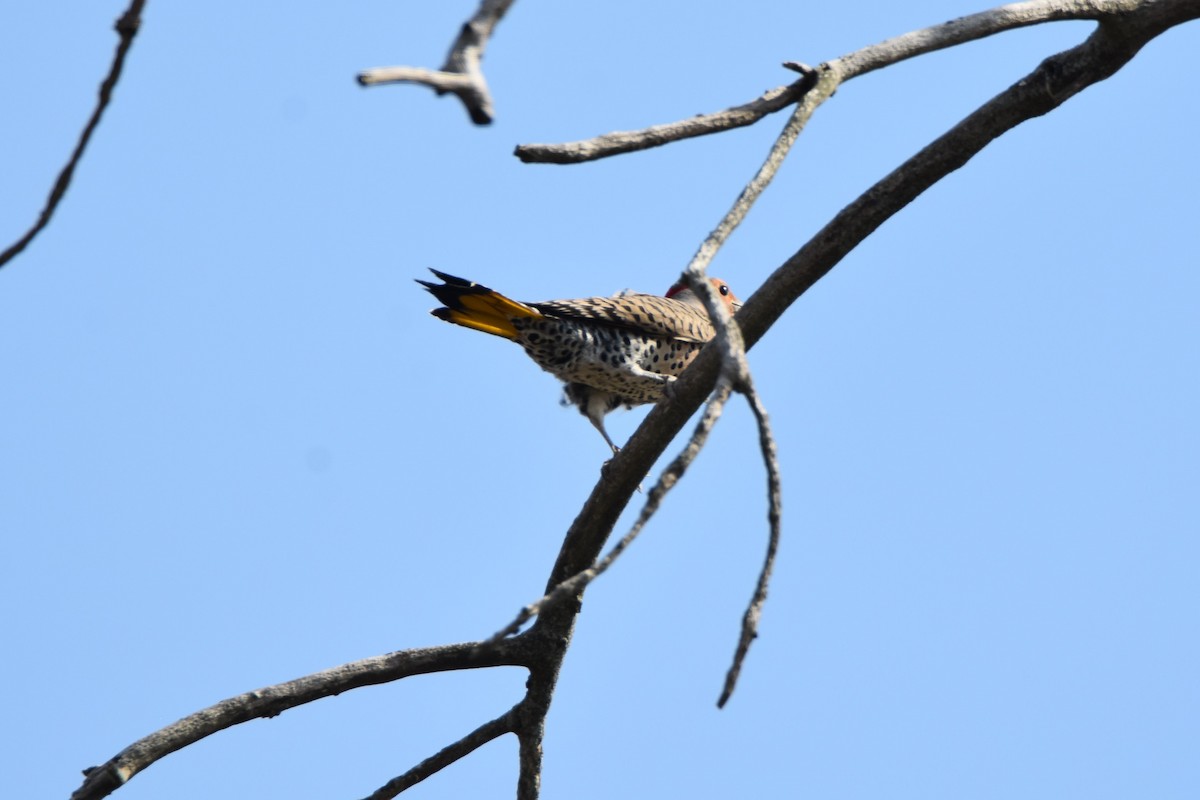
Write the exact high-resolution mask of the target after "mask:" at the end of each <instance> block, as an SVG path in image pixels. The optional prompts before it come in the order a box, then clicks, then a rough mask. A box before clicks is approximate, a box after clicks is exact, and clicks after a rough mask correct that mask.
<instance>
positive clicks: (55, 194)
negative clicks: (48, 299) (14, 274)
mask: <svg viewBox="0 0 1200 800" xmlns="http://www.w3.org/2000/svg"><path fill="white" fill-rule="evenodd" d="M145 5H146V0H132V2H131V3H130V4H129V8H127V9H125V13H124V14H122V15H121V16H120V17H119V18H118V19H117V22H116V25H115V26H114V27H115V29H116V31H117V36H118V37H119V40H118V41H117V52H116V53H115V54H114V55H113V61H112V66H111V67H109V69H108V76H107V77H105V79H104V82H103V83H101V84H100V96H99V98H98V99H97V100H96V108H95V109H94V110H93V111H92V116H91V118H90V119H88V121H87V124H86V125H84V126H83V132H82V133H81V134H79V141H78V142H77V143H76V144H75V150H74V152H72V153H71V157H70V158H69V159H68V160H67V165H66V166H65V167H63V168H62V172H60V173H58V180H56V181H55V182H54V186H53V187H52V188H51V189H50V196H49V197H48V198H47V199H46V205H45V206H44V207H43V208H42V213H41V214H39V215H38V218H37V222H35V223H34V224H33V227H32V228H30V229H29V230H27V231H26V232H25V234H24V235H23V236H22V237H21V238H20V239H17V241H15V242H14V243H13V244H12V245H10V246H9V248H8V249H7V250H5V251H4V252H3V253H0V267H3V266H4V265H5V264H7V263H8V262H9V261H11V260H12V259H13V258H14V257H15V256H16V255H17V254H18V253H20V252H21V251H22V250H24V249H25V247H26V246H27V245H28V244H29V243H30V242H32V241H33V238H34V237H35V236H37V235H38V233H40V232H41V230H42V229H43V228H45V227H46V226H47V225H49V224H50V218H51V217H53V216H54V212H55V210H56V209H57V208H58V204H59V203H60V202H62V199H63V196H64V195H66V193H67V188H68V187H70V185H71V178H72V177H73V176H74V175H75V167H77V166H78V165H79V160H80V159H81V158H83V151H84V150H85V149H87V146H88V142H90V141H91V139H92V134H93V133H94V132H95V130H96V126H97V125H99V124H100V118H101V117H102V116H104V110H105V109H106V108H108V104H109V102H110V101H111V100H112V94H113V89H114V88H115V87H116V85H117V80H118V79H119V78H120V77H121V69H122V68H123V67H124V66H125V56H126V54H128V53H129V48H130V47H132V46H133V39H134V37H135V36H137V32H138V29H139V28H140V27H141V24H142V9H143V8H144V7H145ZM10 155H11V154H10Z"/></svg>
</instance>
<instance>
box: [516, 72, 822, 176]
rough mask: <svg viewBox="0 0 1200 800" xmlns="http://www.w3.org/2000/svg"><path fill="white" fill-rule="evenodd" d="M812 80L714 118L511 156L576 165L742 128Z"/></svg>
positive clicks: (524, 148) (809, 77) (792, 98)
mask: <svg viewBox="0 0 1200 800" xmlns="http://www.w3.org/2000/svg"><path fill="white" fill-rule="evenodd" d="M815 79H816V75H815V73H809V74H806V75H805V76H804V77H803V78H801V79H800V80H798V81H796V82H794V83H790V84H788V85H787V86H777V87H776V88H774V89H771V90H769V91H767V92H766V93H764V94H763V95H762V96H761V97H758V98H755V99H754V100H751V101H750V102H749V103H745V104H743V105H740V106H734V107H733V108H727V109H725V110H724V111H718V112H716V113H714V114H700V115H698V116H695V117H689V118H687V119H684V120H680V121H679V122H670V123H667V124H666V125H654V126H652V127H650V128H644V129H642V130H638V131H616V132H614V133H606V134H604V135H603V136H597V137H595V138H594V139H585V140H583V141H581V142H566V143H564V144H520V145H517V149H516V150H514V151H513V154H514V155H515V156H516V157H517V158H519V159H521V160H522V161H524V162H525V163H527V164H577V163H579V162H581V161H593V160H595V159H598V158H606V157H608V156H615V155H620V154H621V153H632V152H634V151H636V150H648V149H649V148H651V147H658V146H659V145H664V144H667V143H668V142H677V141H679V140H681V139H691V138H693V137H696V136H704V135H706V134H710V133H718V132H720V131H727V130H731V129H733V128H742V127H745V126H747V125H753V124H754V123H756V122H758V121H759V120H760V119H762V118H763V117H765V116H767V115H768V114H774V113H775V112H776V111H782V110H783V109H785V108H787V107H788V106H790V105H792V104H793V103H795V102H796V101H797V100H799V99H800V98H801V97H803V96H804V93H805V92H807V91H808V90H809V88H811V86H812V84H813V83H814V81H815Z"/></svg>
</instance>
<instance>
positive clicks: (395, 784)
mask: <svg viewBox="0 0 1200 800" xmlns="http://www.w3.org/2000/svg"><path fill="white" fill-rule="evenodd" d="M518 708H519V706H513V707H512V708H511V709H509V710H508V711H506V712H505V713H503V714H501V715H500V716H498V717H496V718H495V719H494V720H492V721H490V722H485V723H483V724H482V725H480V726H479V727H478V728H476V729H475V730H473V731H471V732H470V733H468V734H467V735H466V736H464V737H463V738H461V739H459V740H458V741H457V742H454V743H453V744H451V745H447V746H446V747H443V748H442V749H441V750H439V751H438V752H437V753H435V754H434V755H432V756H430V757H429V758H427V759H425V760H424V761H422V762H421V763H420V764H417V765H416V766H415V767H413V768H412V769H410V770H409V771H408V772H406V773H404V774H403V775H399V776H397V777H395V778H392V779H391V780H390V781H388V782H387V783H385V784H384V785H383V786H380V787H379V788H378V789H376V790H375V791H374V792H372V793H371V794H370V795H368V796H367V798H366V800H391V798H393V797H395V796H396V795H398V794H400V793H401V792H403V791H404V790H405V789H408V788H409V787H412V786H416V785H417V784H418V783H420V782H421V781H423V780H425V779H426V778H428V777H429V776H431V775H434V774H436V773H438V772H441V771H442V770H443V769H445V768H446V767H448V766H450V765H451V764H453V763H454V762H455V761H458V760H459V759H460V758H462V757H463V756H467V755H470V754H471V753H473V752H475V751H476V750H478V749H479V748H480V747H483V746H484V745H485V744H487V743H488V742H490V741H492V740H493V739H498V738H499V737H501V736H503V735H504V734H506V733H513V732H514V731H515V730H516V725H515V720H516V716H517V709H518Z"/></svg>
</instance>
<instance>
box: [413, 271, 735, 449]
mask: <svg viewBox="0 0 1200 800" xmlns="http://www.w3.org/2000/svg"><path fill="white" fill-rule="evenodd" d="M430 272H432V273H433V274H434V275H435V276H437V277H438V278H439V279H440V280H441V281H442V282H441V283H434V282H432V281H423V280H417V283H419V284H421V285H422V286H424V287H425V288H426V289H427V290H428V291H429V293H430V294H432V295H433V296H434V297H436V298H437V300H438V302H440V303H441V304H442V305H441V307H439V308H435V309H433V310H432V311H430V312H429V313H431V314H432V315H433V316H435V317H437V318H438V319H440V320H444V321H446V322H450V323H453V324H455V325H461V326H462V327H464V328H471V329H473V330H477V331H483V332H484V333H490V334H492V335H494V336H500V337H502V338H505V339H509V340H511V341H514V342H516V343H517V344H519V345H521V347H523V348H524V349H525V352H526V354H528V355H529V357H530V358H531V359H533V361H534V362H535V363H536V364H537V365H538V366H540V367H541V368H542V369H544V370H546V371H547V372H549V373H551V374H553V375H554V376H555V377H557V378H558V379H559V380H561V381H563V382H564V383H565V384H566V385H565V386H564V389H563V403H564V405H574V406H577V407H578V408H579V412H580V413H581V414H583V415H584V416H585V417H587V419H588V421H590V422H591V423H592V425H593V426H595V428H596V430H598V431H599V432H600V435H601V436H603V437H604V441H605V442H606V443H607V444H608V446H609V447H610V448H612V451H613V454H614V455H615V454H616V453H617V452H618V450H619V449H620V448H618V447H617V446H616V445H615V444H613V440H612V437H610V436H609V435H608V431H607V430H605V428H604V417H605V415H606V414H608V413H609V412H611V411H615V410H616V409H618V408H621V407H625V408H632V407H634V406H636V405H641V404H643V403H656V402H658V401H659V400H661V399H662V398H663V397H664V393H665V392H667V391H669V388H668V387H669V386H670V385H671V384H672V383H673V382H674V381H675V379H676V378H677V377H678V376H679V375H680V374H681V373H682V372H683V371H684V369H686V368H687V366H688V365H689V364H691V363H692V360H693V359H694V358H695V357H696V354H697V353H699V352H700V350H701V348H703V347H704V345H705V343H706V342H708V341H709V340H710V339H712V338H713V336H714V335H715V332H716V329H715V328H714V327H713V323H712V321H711V320H710V319H709V317H708V312H707V311H706V310H705V308H704V304H703V303H702V302H701V300H700V298H699V297H698V296H697V295H696V294H695V292H693V291H692V290H691V289H689V288H688V287H687V285H686V284H685V283H684V282H683V281H682V280H681V281H680V282H679V283H676V284H675V285H674V286H672V287H671V288H670V289H669V290H667V293H666V295H665V296H661V297H660V296H658V295H652V294H636V293H633V292H629V291H625V292H621V293H618V294H616V295H614V296H612V297H586V298H582V299H578V300H546V301H542V302H537V303H525V302H520V301H517V300H513V299H511V298H508V297H505V296H504V295H502V294H500V293H499V292H497V291H495V290H493V289H489V288H488V287H486V286H482V285H480V284H478V283H474V282H473V281H468V280H466V279H464V278H458V277H455V276H454V275H449V274H447V273H445V272H439V271H438V270H436V269H430ZM709 280H710V282H711V283H712V286H713V289H714V290H715V291H716V293H717V297H718V298H720V299H721V300H722V301H724V303H725V306H726V307H727V308H728V309H729V312H730V313H731V314H734V313H737V310H738V309H739V308H741V305H742V304H741V301H740V300H738V299H737V297H736V296H735V295H734V294H733V292H732V291H731V290H730V288H729V285H728V284H727V283H725V282H724V281H722V280H719V279H717V278H710V279H709Z"/></svg>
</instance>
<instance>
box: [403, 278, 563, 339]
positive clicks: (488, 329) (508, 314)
mask: <svg viewBox="0 0 1200 800" xmlns="http://www.w3.org/2000/svg"><path fill="white" fill-rule="evenodd" d="M429 271H430V272H432V273H433V274H434V275H436V276H438V277H439V278H441V279H442V281H443V282H442V283H432V282H431V281H417V283H419V284H421V285H422V286H424V287H425V288H426V289H428V290H429V293H430V294H432V295H433V296H434V297H436V298H437V299H438V301H439V302H440V303H441V304H442V306H443V307H442V308H435V309H433V311H430V312H429V313H430V314H433V315H434V316H435V317H437V318H438V319H444V320H445V321H446V322H453V323H454V324H455V325H462V326H463V327H464V328H474V329H475V330H477V331H483V332H484V333H490V334H492V335H494V336H503V337H504V338H505V339H516V338H517V329H516V328H515V327H513V323H512V321H513V320H514V319H522V318H525V317H531V318H538V317H541V316H542V313H541V312H540V311H538V310H537V309H535V308H532V307H531V306H527V305H525V304H524V303H518V302H517V301H516V300H510V299H509V298H507V297H505V296H504V295H502V294H500V293H499V292H497V291H494V290H492V289H489V288H488V287H486V286H480V285H479V284H478V283H473V282H472V281H468V280H463V279H462V278H456V277H454V276H453V275H447V274H446V273H444V272H438V271H437V270H436V269H431V270H429Z"/></svg>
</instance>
